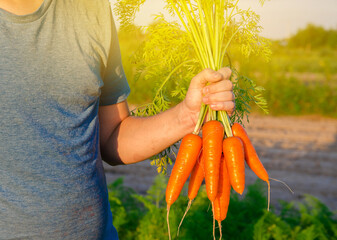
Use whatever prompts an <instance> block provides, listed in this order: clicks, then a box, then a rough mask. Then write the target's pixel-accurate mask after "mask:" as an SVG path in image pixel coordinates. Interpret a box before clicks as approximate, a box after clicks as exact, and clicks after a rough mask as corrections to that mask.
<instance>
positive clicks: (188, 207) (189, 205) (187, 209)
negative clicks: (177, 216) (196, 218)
mask: <svg viewBox="0 0 337 240" xmlns="http://www.w3.org/2000/svg"><path fill="white" fill-rule="evenodd" d="M192 201H193V200H191V199H190V200H189V201H188V205H187V208H186V211H185V213H184V215H183V217H182V219H181V221H180V223H179V226H178V231H177V236H179V231H180V226H181V224H182V223H183V221H184V218H185V216H186V214H187V212H188V211H189V210H190V208H191V205H192Z"/></svg>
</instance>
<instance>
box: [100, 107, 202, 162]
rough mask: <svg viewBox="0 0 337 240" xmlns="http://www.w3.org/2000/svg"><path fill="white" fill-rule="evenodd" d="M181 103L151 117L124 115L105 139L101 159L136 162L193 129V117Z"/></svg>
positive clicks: (146, 157) (155, 152)
mask: <svg viewBox="0 0 337 240" xmlns="http://www.w3.org/2000/svg"><path fill="white" fill-rule="evenodd" d="M183 104H184V103H180V104H178V105H177V106H175V107H173V108H171V109H169V110H167V111H165V112H163V113H160V114H158V115H155V116H151V117H144V118H141V117H133V116H129V117H127V118H125V119H124V120H123V121H121V123H120V124H119V126H118V127H117V128H116V129H115V130H114V131H113V132H112V134H111V135H110V136H109V138H108V139H107V141H106V143H105V146H104V151H103V158H104V160H105V161H106V162H108V163H109V164H111V165H116V164H131V163H136V162H139V161H142V160H145V159H148V158H149V157H151V156H153V155H155V154H157V153H159V152H161V151H162V150H164V149H165V148H167V147H169V146H170V145H172V144H173V143H175V142H177V141H178V140H180V139H181V138H182V137H183V136H184V135H186V134H187V133H190V132H192V131H193V128H194V123H195V121H196V117H195V118H193V119H192V118H191V117H190V116H191V114H185V113H184V112H183V107H182V105H183Z"/></svg>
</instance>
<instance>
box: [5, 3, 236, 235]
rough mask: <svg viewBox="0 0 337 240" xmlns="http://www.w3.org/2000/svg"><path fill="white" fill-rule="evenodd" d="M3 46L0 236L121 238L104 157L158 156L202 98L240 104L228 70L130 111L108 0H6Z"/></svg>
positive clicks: (221, 106)
mask: <svg viewBox="0 0 337 240" xmlns="http://www.w3.org/2000/svg"><path fill="white" fill-rule="evenodd" d="M0 49H1V58H0V91H1V94H0V113H1V118H0V136H1V138H0V239H81V240H82V239H90V240H92V239H118V237H117V232H116V230H115V228H114V227H113V225H112V216H111V212H110V207H109V202H108V193H107V187H106V181H105V176H104V171H103V167H102V160H101V159H102V158H103V159H104V160H105V161H106V162H108V163H109V164H111V165H116V164H131V163H136V162H139V161H142V160H144V159H147V158H149V157H150V156H152V155H154V154H156V153H158V152H160V151H161V150H163V149H165V148H166V147H168V146H169V145H171V144H173V143H174V142H176V141H177V140H179V139H181V138H182V137H183V136H184V135H186V134H187V133H190V132H192V131H193V128H194V126H195V124H196V119H197V116H198V112H199V109H200V106H201V103H202V102H204V103H206V104H209V105H210V106H211V108H212V109H214V110H225V111H228V112H229V113H231V112H232V111H233V109H234V99H233V93H232V84H231V82H230V81H229V80H228V79H229V76H230V74H231V72H230V70H229V69H227V68H224V69H221V70H220V71H218V72H215V71H212V70H210V69H206V70H204V71H202V72H201V73H199V74H198V75H196V76H195V77H194V78H193V79H192V80H191V84H190V87H189V89H188V92H187V95H186V98H185V100H184V101H182V102H181V103H180V104H178V105H176V106H175V107H173V108H171V109H170V110H168V111H166V112H163V113H161V114H158V115H156V116H153V117H148V118H137V117H132V116H130V113H129V109H128V105H127V102H126V99H127V96H128V94H129V92H130V89H129V86H128V83H127V81H126V79H125V75H124V72H123V68H122V65H121V60H120V53H119V46H118V40H117V34H116V29H115V26H114V23H113V20H112V16H111V10H110V6H109V2H108V0H99V1H91V0H74V1H70V0H44V1H43V0H30V1H28V0H0ZM207 83H211V84H210V85H207V86H206V84H207ZM101 156H102V157H101ZM116 217H118V216H116Z"/></svg>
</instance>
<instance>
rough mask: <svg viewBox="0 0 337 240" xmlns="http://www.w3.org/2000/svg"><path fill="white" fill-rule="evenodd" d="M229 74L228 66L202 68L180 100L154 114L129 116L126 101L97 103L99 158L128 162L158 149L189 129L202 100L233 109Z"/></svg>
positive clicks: (122, 162) (114, 161) (158, 150)
mask: <svg viewBox="0 0 337 240" xmlns="http://www.w3.org/2000/svg"><path fill="white" fill-rule="evenodd" d="M230 74H231V72H230V70H229V69H228V68H224V69H221V70H219V71H218V72H215V71H212V70H210V69H206V70H204V71H202V72H201V73H199V74H198V75H197V76H195V77H194V78H193V79H192V80H191V84H190V87H189V89H188V91H187V94H186V98H185V99H184V101H182V102H181V103H179V104H178V105H176V106H175V107H173V108H171V109H169V110H167V111H165V112H163V113H160V114H157V115H155V116H151V117H144V118H141V117H134V116H130V112H129V109H128V105H127V103H126V102H121V103H118V104H114V105H109V106H103V107H100V110H99V121H100V141H101V152H102V157H103V159H104V160H105V161H106V162H107V163H109V164H111V165H117V164H131V163H136V162H139V161H142V160H145V159H148V158H149V157H151V156H153V155H155V154H157V153H159V152H161V151H162V150H163V149H165V148H167V147H168V146H170V145H172V144H173V143H175V142H176V141H178V140H179V139H181V138H182V137H183V136H185V135H186V134H187V133H191V132H192V131H193V129H194V127H195V124H196V121H197V118H198V113H199V110H200V106H201V104H202V102H204V103H206V104H209V105H210V106H211V108H212V109H214V110H226V111H229V112H231V111H233V109H234V102H233V100H234V97H233V93H232V84H231V82H230V81H229V80H228V79H229V76H230ZM207 83H211V84H210V85H208V86H206V85H207Z"/></svg>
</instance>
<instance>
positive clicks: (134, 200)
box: [109, 174, 337, 240]
mask: <svg viewBox="0 0 337 240" xmlns="http://www.w3.org/2000/svg"><path fill="white" fill-rule="evenodd" d="M166 182H167V178H166V177H165V176H163V175H161V174H160V175H158V176H157V177H156V179H155V181H154V184H153V186H152V187H151V188H150V189H149V191H148V192H147V194H146V195H139V194H136V193H135V192H134V191H133V190H131V189H130V188H127V187H124V186H123V181H122V180H121V179H119V180H117V181H116V182H115V183H113V184H111V185H109V200H110V204H111V209H112V211H113V216H114V224H115V226H116V228H117V230H118V232H119V237H120V239H125V240H129V239H130V240H138V239H144V240H145V239H146V240H152V239H160V240H161V239H163V240H166V239H168V235H167V231H166V214H165V213H166V204H165V200H164V195H165V194H164V192H165V186H166ZM183 192H184V193H183V194H182V195H181V196H180V197H179V198H178V200H177V201H176V203H175V207H174V208H172V212H171V213H170V222H171V226H172V236H173V239H184V240H185V239H186V240H190V239H191V240H192V239H211V238H212V212H211V209H210V203H209V200H208V198H207V194H206V191H205V187H204V185H203V186H202V187H201V189H200V192H199V194H198V196H197V197H196V198H195V200H194V202H193V205H192V206H191V209H190V211H189V213H188V215H187V216H186V218H185V220H184V222H183V224H182V226H181V229H180V234H179V238H177V237H175V236H176V230H177V227H178V224H179V222H180V219H181V217H182V215H183V214H184V210H185V208H186V201H187V196H186V190H185V191H183ZM265 195H266V192H265V184H264V183H263V182H262V181H260V180H258V181H257V182H256V183H255V184H253V185H249V186H248V187H247V191H246V194H245V196H244V197H240V196H239V195H237V194H235V193H234V192H233V193H232V194H231V199H230V205H229V209H228V214H227V218H226V219H225V220H224V221H223V222H222V230H223V237H224V239H235V240H251V239H254V240H261V239H263V240H276V239H280V240H283V239H289V240H302V239H303V240H318V239H327V240H334V239H337V219H336V218H337V215H336V213H333V212H331V211H330V210H329V209H328V208H327V207H326V206H325V205H324V204H323V203H321V202H320V201H319V200H318V199H316V198H315V197H313V196H309V195H305V197H304V199H303V201H301V202H298V201H292V202H285V201H281V202H280V203H281V205H280V207H279V208H278V209H274V208H273V207H272V208H271V211H270V212H268V211H266V207H267V199H266V197H265ZM116 200H118V201H116ZM117 202H118V204H116V203H117ZM116 223H117V225H116ZM216 237H219V233H218V232H216Z"/></svg>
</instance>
